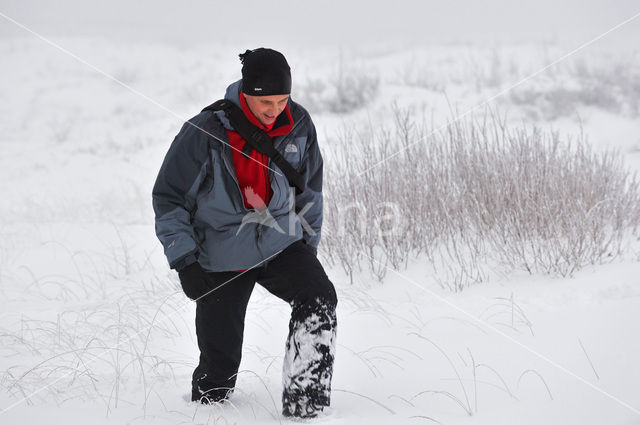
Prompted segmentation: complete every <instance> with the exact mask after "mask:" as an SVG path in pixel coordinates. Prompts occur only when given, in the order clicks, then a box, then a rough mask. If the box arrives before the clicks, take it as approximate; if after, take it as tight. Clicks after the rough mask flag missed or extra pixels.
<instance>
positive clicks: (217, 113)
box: [153, 48, 337, 417]
mask: <svg viewBox="0 0 640 425" xmlns="http://www.w3.org/2000/svg"><path fill="white" fill-rule="evenodd" d="M240 58H241V61H242V64H243V66H242V80H240V81H237V82H235V83H233V84H231V85H230V86H229V87H228V88H227V92H226V95H225V101H226V102H227V103H224V104H226V105H227V106H228V105H229V103H228V102H231V103H232V104H233V105H231V106H233V107H234V108H236V109H235V110H236V111H240V110H241V111H242V114H241V115H242V117H241V118H242V119H243V120H244V122H246V120H247V119H248V121H249V122H250V125H251V126H252V127H251V128H252V130H256V129H260V131H258V133H260V132H265V133H266V135H268V138H266V142H267V143H268V144H270V145H271V146H269V147H270V148H275V150H276V151H277V152H278V153H279V155H281V156H282V157H283V158H284V159H285V160H286V162H287V163H288V164H290V165H291V167H292V170H289V172H287V173H285V172H284V171H283V169H285V168H287V167H288V166H287V164H283V163H282V162H281V161H280V162H278V161H276V160H275V159H274V158H272V156H273V155H269V154H265V153H262V152H260V151H259V150H258V149H257V148H255V147H254V148H252V143H249V142H247V140H245V139H251V138H252V137H247V134H249V133H247V132H246V130H245V131H244V134H245V137H243V136H242V135H241V134H240V133H241V132H242V131H240V129H241V125H240V124H239V123H240V122H241V121H242V120H240V121H239V120H238V119H230V118H233V115H230V112H229V111H226V110H221V109H220V108H217V109H216V108H215V107H214V106H215V105H216V104H214V105H212V107H209V108H205V110H204V111H203V112H201V113H200V114H198V115H196V116H195V117H194V118H192V119H191V120H189V122H187V123H185V124H184V126H183V127H182V129H181V130H180V132H179V133H178V135H177V136H176V138H175V140H174V141H173V143H172V144H171V147H170V148H169V151H168V153H167V155H166V157H165V159H164V162H163V164H162V167H161V168H160V172H159V174H158V178H157V180H156V183H155V186H154V188H153V207H154V211H155V216H156V221H155V223H156V234H157V236H158V238H159V239H160V241H161V242H162V244H163V246H164V252H165V255H166V256H167V259H168V261H169V266H170V267H171V268H173V269H175V270H177V271H178V274H179V277H180V283H181V285H182V288H183V290H184V292H185V294H186V295H187V296H188V297H189V298H191V299H194V300H196V333H197V336H198V347H199V348H200V362H199V364H198V366H197V367H196V369H195V371H194V373H193V380H192V400H194V401H200V402H203V403H210V402H220V401H224V400H225V399H226V398H227V397H229V395H230V394H231V392H232V390H233V388H234V386H235V383H236V374H237V372H238V367H239V365H240V358H241V353H242V339H243V330H244V318H245V311H246V308H247V303H248V301H249V297H250V295H251V292H252V290H253V287H254V284H255V283H256V282H257V283H259V284H260V285H262V286H263V287H265V288H266V289H267V290H268V291H269V292H271V293H272V294H274V295H276V296H277V297H279V298H281V299H282V300H284V301H286V302H287V303H289V304H290V305H291V307H292V312H291V320H290V323H289V336H288V338H287V341H286V351H285V358H284V365H283V384H284V390H283V396H282V402H283V415H285V416H295V417H314V416H316V415H317V414H318V413H319V412H320V411H322V409H323V408H324V407H325V406H329V402H330V391H331V378H332V372H333V360H334V354H335V335H336V314H335V308H336V304H337V298H336V293H335V289H334V287H333V284H332V283H331V282H330V280H329V278H328V277H327V275H326V274H325V272H324V269H323V267H322V265H321V264H320V262H319V261H318V259H317V258H316V249H317V246H318V243H319V242H320V234H321V226H322V165H323V164H322V156H321V155H320V150H319V148H318V141H317V138H316V131H315V127H314V125H313V122H312V121H311V118H310V116H309V114H308V112H307V111H306V110H305V109H304V108H302V107H301V106H300V105H298V104H297V103H295V102H293V101H292V100H291V98H290V93H291V73H290V68H289V65H288V64H287V61H286V59H285V57H284V56H283V55H282V54H281V53H279V52H277V51H275V50H271V49H264V48H260V49H256V50H253V51H250V50H247V51H246V52H245V53H243V54H241V55H240ZM234 105H235V106H234ZM245 117H246V118H245ZM232 122H234V124H235V126H236V127H237V128H235V127H234V124H232ZM258 133H255V134H258ZM255 134H254V135H255ZM261 140H263V141H264V139H261ZM254 143H255V141H254ZM280 159H282V158H280ZM276 162H278V164H280V166H278V165H277V164H276ZM292 171H293V173H292ZM292 174H294V175H297V177H298V178H299V180H297V182H298V185H297V187H296V189H294V188H293V187H290V179H291V178H292ZM294 177H295V176H294ZM300 183H301V184H300Z"/></svg>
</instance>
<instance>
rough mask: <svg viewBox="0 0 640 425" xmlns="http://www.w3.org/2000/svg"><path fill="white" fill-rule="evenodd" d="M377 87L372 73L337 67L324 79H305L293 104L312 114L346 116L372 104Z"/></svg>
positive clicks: (378, 84) (378, 82)
mask: <svg viewBox="0 0 640 425" xmlns="http://www.w3.org/2000/svg"><path fill="white" fill-rule="evenodd" d="M379 86H380V79H379V77H378V75H377V74H376V73H372V72H370V71H368V70H365V69H361V68H357V67H350V68H344V67H343V66H342V65H340V66H339V67H338V69H337V71H336V72H334V73H333V75H332V76H331V77H329V78H328V79H326V80H323V79H309V80H307V82H306V83H305V84H302V85H301V88H300V89H299V91H298V93H297V96H296V101H299V102H300V103H301V104H302V105H304V106H305V107H306V108H307V109H309V111H311V112H314V113H322V112H331V113H336V114H342V113H349V112H353V111H355V110H358V109H360V108H362V107H364V106H366V105H367V104H369V103H371V102H372V101H373V100H375V98H376V96H377V95H378V91H379Z"/></svg>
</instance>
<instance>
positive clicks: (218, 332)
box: [192, 241, 337, 408]
mask: <svg viewBox="0 0 640 425" xmlns="http://www.w3.org/2000/svg"><path fill="white" fill-rule="evenodd" d="M209 276H210V278H211V281H213V282H214V285H215V287H216V288H217V289H215V290H214V291H213V292H211V293H210V294H209V295H207V296H205V297H203V298H202V299H201V300H199V301H198V303H197V308H196V334H197V336H198V346H199V348H200V363H199V364H198V367H197V368H196V369H195V371H194V372H193V381H192V400H194V401H195V400H201V399H202V398H203V397H204V398H206V399H208V400H210V401H219V400H222V399H224V398H226V397H227V396H228V394H229V393H230V392H231V391H232V390H233V388H234V386H235V383H236V374H237V372H238V367H239V366H240V359H241V355H242V339H243V331H244V319H245V312H246V309H247V304H248V302H249V297H250V296H251V292H252V291H253V287H254V285H255V283H256V282H257V283H259V284H260V285H262V286H263V287H264V288H266V289H267V290H268V291H269V292H271V293H272V294H274V295H275V296H277V297H279V298H281V299H282V300H284V301H286V302H287V303H289V304H290V305H291V307H292V312H291V320H290V322H289V335H288V337H287V341H286V351H285V357H284V365H283V386H284V389H283V395H282V401H283V407H284V408H286V406H288V405H295V404H301V405H308V404H313V405H314V406H319V407H322V406H328V405H329V403H330V393H331V377H332V373H333V360H334V356H335V336H336V312H335V310H336V304H337V297H336V292H335V288H334V287H333V284H332V283H331V281H330V280H329V278H328V277H327V275H326V273H325V271H324V269H323V267H322V265H321V264H320V262H319V261H318V259H317V258H316V256H315V255H314V254H313V253H312V252H311V249H310V248H309V247H308V246H307V245H306V244H305V243H303V242H302V241H297V242H295V243H293V244H291V245H290V246H288V247H287V248H286V249H284V250H283V251H281V252H280V253H279V254H277V255H276V256H275V257H272V258H271V259H269V260H268V261H267V262H265V263H263V264H261V265H260V266H258V267H256V268H254V269H251V270H249V271H247V272H244V273H240V272H215V273H209ZM205 401H206V400H205Z"/></svg>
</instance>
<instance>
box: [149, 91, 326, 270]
mask: <svg viewBox="0 0 640 425" xmlns="http://www.w3.org/2000/svg"><path fill="white" fill-rule="evenodd" d="M240 90H241V81H237V82H235V83H233V84H232V85H230V86H229V87H228V88H227V92H226V95H225V99H229V100H231V101H233V102H235V103H236V104H238V105H240V101H239V95H240ZM289 110H290V112H291V115H292V117H293V128H292V130H291V132H290V133H288V134H286V135H283V136H278V137H274V138H273V143H274V145H275V147H276V149H277V150H278V151H280V153H281V154H282V155H283V156H284V157H285V159H286V160H287V161H289V163H290V164H291V165H293V167H294V168H296V169H297V170H298V172H299V173H300V174H301V175H302V176H303V177H304V179H305V181H306V189H305V191H304V192H302V193H301V194H299V195H295V190H294V189H293V188H290V187H289V183H288V181H287V178H286V176H285V175H284V173H283V172H282V171H281V170H280V169H279V168H278V167H277V166H276V165H275V164H274V163H272V161H271V159H269V168H270V169H269V170H268V174H269V182H270V184H271V189H272V190H273V196H272V198H271V200H270V201H269V204H268V208H267V209H265V210H262V211H257V210H255V209H248V208H246V207H245V205H244V200H243V197H242V193H241V192H240V187H239V185H238V180H237V178H236V173H235V167H234V163H233V157H232V151H231V147H230V146H229V145H228V143H229V139H228V136H227V132H226V131H225V130H226V129H232V127H231V125H230V123H229V121H228V120H227V119H226V117H225V116H224V112H222V111H217V112H212V111H205V112H201V113H200V114H198V115H196V116H195V117H193V118H192V119H190V120H189V122H187V123H185V124H184V125H183V126H182V129H181V130H180V132H179V133H178V135H177V136H176V137H175V139H174V141H173V143H172V144H171V147H170V148H169V151H168V152H167V155H166V157H165V158H164V162H163V163H162V166H161V168H160V172H159V173H158V177H157V179H156V182H155V185H154V187H153V209H154V212H155V228H156V235H157V236H158V238H159V239H160V241H161V242H162V245H163V246H164V253H165V255H166V256H167V260H168V261H169V266H170V267H171V268H174V269H177V270H179V269H181V268H182V267H184V266H186V265H188V264H191V263H193V262H195V261H199V262H200V264H201V265H202V267H203V268H204V269H205V270H208V271H230V270H244V269H249V268H252V267H254V266H256V265H262V264H263V262H264V260H266V259H267V258H269V257H271V256H273V255H274V254H275V253H277V252H278V251H280V250H282V249H284V248H286V247H287V246H289V245H290V244H292V243H293V242H295V241H297V240H299V239H302V238H304V240H305V241H306V242H307V243H308V244H309V245H310V246H312V247H314V248H315V247H317V246H318V243H319V242H320V230H321V226H322V156H321V155H320V150H319V149H318V141H317V137H316V130H315V127H314V125H313V122H312V121H311V117H310V116H309V113H308V112H307V111H306V110H305V109H304V108H303V107H301V106H300V105H298V104H297V103H295V102H293V101H291V100H289ZM207 133H210V134H211V135H214V136H216V137H217V138H219V139H221V140H223V141H224V142H225V143H221V142H220V141H219V140H216V139H215V138H214V137H212V136H210V135H209V134H207ZM274 170H275V172H274ZM294 201H295V202H294Z"/></svg>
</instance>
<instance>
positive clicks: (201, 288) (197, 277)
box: [178, 261, 213, 300]
mask: <svg viewBox="0 0 640 425" xmlns="http://www.w3.org/2000/svg"><path fill="white" fill-rule="evenodd" d="M178 276H179V277H180V284H181V285H182V290H183V291H184V293H185V294H186V295H187V297H189V298H191V299H192V300H197V299H198V298H200V297H202V296H203V295H205V294H207V293H208V292H209V291H211V290H212V289H213V287H212V286H211V284H210V283H209V282H210V281H209V276H207V272H206V271H204V269H203V268H202V266H201V265H200V263H198V262H197V261H196V262H195V263H193V264H189V265H188V266H186V267H184V268H182V269H181V270H180V271H179V272H178ZM203 299H204V298H203Z"/></svg>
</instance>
